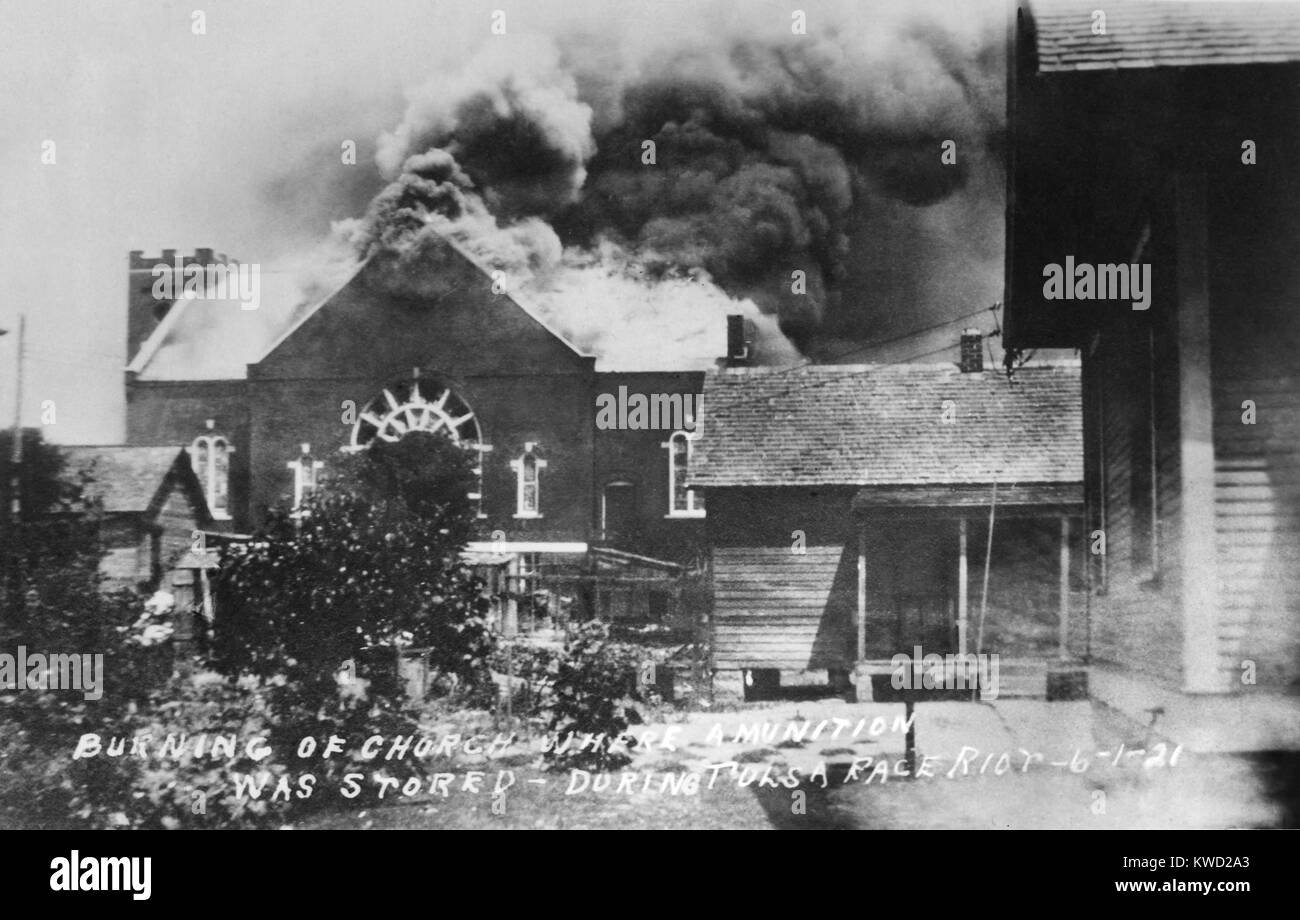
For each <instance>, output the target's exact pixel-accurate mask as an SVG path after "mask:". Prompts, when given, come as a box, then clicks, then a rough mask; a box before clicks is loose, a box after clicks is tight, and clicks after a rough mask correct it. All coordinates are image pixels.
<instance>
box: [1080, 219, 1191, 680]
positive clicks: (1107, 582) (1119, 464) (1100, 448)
mask: <svg viewBox="0 0 1300 920" xmlns="http://www.w3.org/2000/svg"><path fill="white" fill-rule="evenodd" d="M1150 245H1151V247H1152V252H1151V253H1149V254H1148V256H1147V258H1149V259H1151V261H1152V262H1153V263H1154V264H1153V281H1154V283H1153V287H1154V289H1155V291H1156V292H1157V297H1156V299H1155V302H1154V303H1153V304H1152V308H1151V310H1149V311H1147V312H1146V313H1143V312H1140V311H1133V310H1128V311H1124V310H1120V311H1118V312H1112V314H1111V315H1110V316H1109V317H1108V319H1107V320H1106V321H1105V322H1102V323H1100V324H1099V325H1098V327H1097V330H1096V332H1097V335H1098V337H1097V338H1096V339H1095V341H1094V343H1093V346H1095V348H1094V349H1093V350H1091V351H1090V352H1089V353H1088V355H1087V357H1086V359H1085V361H1084V379H1085V383H1084V413H1085V418H1088V419H1089V421H1090V426H1089V429H1088V432H1087V435H1086V437H1087V442H1086V444H1085V468H1086V471H1085V478H1086V479H1089V480H1090V482H1091V483H1092V485H1091V487H1090V489H1089V495H1088V503H1089V519H1090V521H1091V526H1092V529H1100V530H1103V531H1104V532H1105V536H1106V558H1105V561H1104V565H1103V564H1099V565H1097V566H1095V568H1094V574H1095V576H1097V577H1095V579H1094V583H1093V596H1092V597H1091V598H1090V609H1089V614H1088V615H1089V623H1088V629H1087V630H1086V633H1085V636H1083V637H1080V636H1079V634H1078V632H1077V631H1072V640H1071V641H1072V644H1071V649H1070V650H1071V652H1072V653H1074V654H1077V655H1089V656H1090V657H1091V658H1093V659H1096V660H1099V661H1103V662H1109V663H1114V664H1118V665H1121V666H1123V667H1126V668H1130V669H1132V670H1135V671H1138V672H1140V673H1142V674H1144V675H1145V676H1147V677H1149V678H1151V679H1154V680H1157V681H1159V682H1162V683H1165V684H1167V685H1170V686H1177V685H1178V684H1179V683H1180V681H1181V676H1182V663H1181V654H1182V619H1181V606H1180V604H1179V601H1178V598H1179V593H1178V592H1179V590H1180V583H1181V577H1180V571H1179V566H1178V554H1177V551H1176V549H1177V547H1176V541H1177V540H1178V538H1179V529H1178V528H1179V503H1180V496H1181V492H1180V484H1179V467H1178V458H1179V440H1178V393H1177V381H1178V374H1177V347H1176V336H1175V334H1174V332H1173V328H1172V322H1171V317H1170V311H1171V305H1170V301H1169V300H1168V299H1167V297H1166V298H1164V299H1162V298H1161V297H1160V296H1159V294H1160V292H1161V291H1168V290H1169V289H1170V287H1169V286H1168V285H1167V284H1166V285H1162V284H1161V283H1160V282H1161V279H1162V278H1167V277H1168V274H1167V272H1168V267H1169V266H1170V264H1171V263H1172V258H1171V257H1170V249H1171V245H1172V243H1171V241H1170V240H1168V230H1167V228H1166V227H1165V226H1162V225H1160V224H1157V225H1156V227H1155V228H1154V230H1153V237H1152V240H1151V244H1150ZM1147 400H1150V402H1151V405H1152V411H1151V418H1152V420H1153V424H1154V429H1155V444H1154V452H1153V453H1150V454H1149V455H1150V456H1153V457H1154V489H1155V496H1156V504H1155V509H1156V510H1155V520H1154V527H1155V533H1156V549H1155V554H1154V555H1155V559H1154V565H1153V566H1151V567H1148V566H1146V565H1145V564H1141V563H1135V559H1134V557H1135V547H1134V541H1135V539H1136V538H1137V537H1138V534H1137V532H1136V526H1137V519H1136V516H1135V508H1134V494H1133V492H1134V490H1133V459H1134V457H1135V456H1139V457H1140V456H1143V455H1144V454H1148V452H1147V451H1146V449H1145V448H1144V449H1142V450H1138V449H1136V448H1137V447H1138V445H1135V444H1134V437H1135V428H1138V427H1140V415H1139V414H1140V413H1143V412H1145V411H1146V410H1145V409H1144V407H1143V405H1142V401H1147ZM1098 435H1099V436H1100V443H1097V440H1096V438H1097V437H1098ZM1090 532H1091V531H1090ZM1103 571H1104V577H1103V576H1102V573H1103ZM1153 576H1154V577H1153ZM1080 638H1082V639H1083V643H1084V644H1083V645H1082V646H1080V645H1079V644H1078V643H1079V641H1080Z"/></svg>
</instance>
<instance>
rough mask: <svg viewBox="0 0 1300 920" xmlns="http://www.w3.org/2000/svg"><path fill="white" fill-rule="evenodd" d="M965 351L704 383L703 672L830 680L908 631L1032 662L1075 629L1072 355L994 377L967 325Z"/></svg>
mask: <svg viewBox="0 0 1300 920" xmlns="http://www.w3.org/2000/svg"><path fill="white" fill-rule="evenodd" d="M963 345H964V347H963V349H962V363H961V364H960V365H954V364H899V365H820V366H819V365H811V366H802V367H797V368H793V369H773V368H755V367H732V368H726V369H720V370H718V371H717V372H714V373H710V374H709V375H708V377H706V379H705V384H704V412H703V418H704V420H703V426H702V430H701V434H700V437H699V442H698V444H697V445H696V450H695V453H694V460H693V462H692V467H691V484H692V485H693V486H696V487H702V488H703V489H705V490H706V493H707V495H708V501H709V517H708V530H707V534H708V541H709V546H710V550H711V553H712V559H711V562H712V577H713V609H712V634H713V651H712V654H713V667H714V668H715V669H719V670H729V669H742V670H749V671H754V672H757V673H756V674H753V675H751V681H754V680H757V681H758V682H760V683H768V684H770V683H771V682H773V681H774V680H775V679H776V673H777V672H779V671H805V670H814V671H820V670H826V671H828V672H831V677H832V680H833V681H835V680H836V679H837V678H838V679H843V678H844V677H845V676H846V674H845V672H848V671H851V670H857V671H859V672H869V671H871V670H872V667H871V666H870V663H871V662H881V661H884V662H888V660H889V659H891V658H892V657H893V656H894V655H896V654H911V653H912V652H913V650H914V648H915V647H916V646H918V645H919V646H922V647H923V649H924V651H925V653H927V654H928V653H931V652H933V653H936V654H950V653H954V652H971V653H976V652H996V653H998V654H999V655H1000V656H1005V657H1008V658H1014V659H1019V660H1022V661H1027V662H1039V663H1042V662H1045V661H1047V660H1049V659H1056V658H1058V657H1060V656H1062V655H1063V654H1064V645H1065V633H1066V632H1067V631H1068V630H1071V629H1083V628H1085V627H1086V624H1085V623H1084V622H1083V621H1082V618H1077V621H1076V618H1072V616H1071V610H1072V608H1075V607H1077V606H1079V604H1080V602H1081V600H1082V598H1083V597H1084V593H1083V590H1082V589H1083V584H1082V582H1081V580H1080V578H1079V574H1078V573H1079V567H1080V564H1081V561H1080V560H1079V559H1078V558H1076V557H1078V556H1079V554H1080V552H1081V549H1080V531H1079V527H1078V525H1077V524H1072V523H1071V521H1072V520H1073V519H1075V518H1077V517H1078V515H1079V514H1080V512H1081V510H1082V478H1083V470H1082V431H1081V428H1082V418H1081V415H1080V411H1079V368H1078V366H1077V363H1075V364H1074V365H1070V364H1068V363H1066V364H1064V365H1060V366H1046V365H1039V366H1034V367H1027V368H1024V369H1022V370H1021V371H1020V372H1019V373H1018V374H1017V375H1016V376H1015V377H1014V378H1012V379H1008V377H1007V375H1006V374H1004V373H1001V372H1000V371H997V370H993V369H989V368H985V367H984V366H983V362H982V360H981V355H982V352H983V347H982V345H981V342H980V337H979V335H978V333H974V332H971V333H968V334H967V335H966V336H964V342H963ZM990 523H991V525H992V539H991V541H990V534H989V530H990ZM990 546H991V547H992V550H991V552H990V551H989V547H990ZM986 560H987V563H988V565H987V575H986V565H985V562H986ZM1072 573H1074V574H1073V575H1072ZM1044 670H1045V669H1044V668H1040V669H1039V675H1040V677H1041V676H1042V674H1043V671H1044ZM863 683H864V682H863V681H862V680H861V679H859V680H858V684H859V689H858V692H859V696H862V695H864V691H865V687H864V686H863ZM1042 692H1043V688H1041V687H1040V688H1038V689H1037V695H1041V694H1042Z"/></svg>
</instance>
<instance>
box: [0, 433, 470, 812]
mask: <svg viewBox="0 0 1300 920" xmlns="http://www.w3.org/2000/svg"><path fill="white" fill-rule="evenodd" d="M408 441H409V442H411V443H407V442H408ZM421 442H424V443H423V444H421ZM4 454H5V455H7V451H5V452H4ZM27 456H28V457H29V463H28V464H25V465H24V470H25V472H26V473H28V474H29V475H33V476H34V474H35V473H41V472H42V471H43V475H44V477H45V478H44V479H40V476H34V479H33V481H32V482H30V483H25V485H24V488H25V490H26V491H25V494H26V495H28V496H31V495H35V494H40V495H42V496H43V497H42V501H45V500H46V499H47V498H48V499H49V500H50V501H54V500H55V498H57V499H58V500H59V501H60V502H63V503H64V507H66V508H77V507H81V510H79V511H77V512H76V513H68V514H66V515H62V516H60V517H59V518H57V519H54V520H39V521H38V520H35V519H33V520H31V521H24V522H23V523H22V524H21V525H20V526H18V527H15V528H12V529H8V530H6V531H4V532H3V533H0V568H2V569H3V573H0V574H3V575H4V576H6V577H5V580H4V583H3V588H4V593H3V595H2V596H3V601H4V606H3V608H0V647H5V648H8V647H11V646H15V645H21V644H26V645H27V646H29V647H31V648H33V649H54V650H61V651H66V652H69V653H71V652H79V653H83V654H84V653H91V654H103V655H104V656H105V659H106V667H105V671H104V679H105V687H104V694H103V697H102V698H101V699H99V700H95V701H87V700H84V699H83V698H82V696H81V694H79V693H76V694H72V693H69V692H66V691H63V692H45V691H37V690H26V691H24V692H22V693H17V694H0V815H2V816H3V822H0V823H5V824H10V823H13V824H19V825H26V826H45V827H91V828H100V827H133V828H134V827H139V828H170V827H203V828H215V827H264V826H277V825H280V824H282V823H284V821H285V820H288V819H292V818H293V817H295V816H296V815H298V814H301V813H302V812H303V811H304V810H305V809H310V808H314V807H319V806H320V805H322V804H326V803H337V801H338V799H337V794H336V792H335V791H334V788H332V787H335V788H336V784H337V782H338V780H339V779H340V778H341V776H342V775H343V774H344V773H346V772H360V773H365V774H369V773H370V772H371V770H372V769H373V764H372V763H370V762H362V761H360V760H359V759H358V758H359V751H360V747H361V744H362V742H363V741H364V740H365V738H367V737H369V736H371V735H374V734H383V735H390V736H391V735H395V734H411V733H414V732H415V731H416V730H417V726H416V724H415V723H414V721H413V720H412V719H411V718H409V717H408V715H407V713H406V712H405V711H404V710H403V708H402V707H403V702H404V700H403V698H402V693H401V688H400V687H399V686H398V682H397V680H396V674H395V672H394V669H392V668H385V667H383V666H382V665H376V664H373V663H371V662H370V661H369V660H368V659H367V658H366V656H365V654H364V653H365V652H366V651H367V650H369V649H373V648H375V647H382V646H388V648H390V649H391V647H392V646H393V645H398V644H402V643H407V644H411V643H419V644H422V645H425V646H431V647H433V648H434V649H435V665H436V667H437V668H438V669H439V670H440V671H441V672H442V673H443V674H446V675H452V676H454V677H455V679H456V680H457V681H458V682H459V683H461V684H462V685H463V686H466V687H474V686H480V685H481V684H482V683H484V682H485V681H484V678H485V675H486V669H485V660H486V656H487V654H488V653H489V652H490V650H491V642H490V636H489V634H488V632H487V630H486V624H485V623H484V621H483V619H482V617H481V615H480V611H479V608H478V606H476V603H475V601H476V600H477V598H476V594H477V591H476V586H475V585H474V584H473V581H472V579H471V577H470V574H469V572H468V570H467V569H466V567H465V566H463V565H462V564H461V563H460V560H459V549H460V547H461V546H463V544H464V541H465V539H466V537H467V535H468V533H469V527H470V526H471V523H472V520H473V509H472V507H471V506H470V502H469V499H468V497H467V496H466V494H465V493H466V492H467V491H468V490H469V488H470V486H471V484H472V482H473V475H472V472H470V470H469V467H468V463H469V458H467V457H465V456H464V454H463V452H461V451H459V449H458V448H456V447H455V446H454V445H452V444H451V443H450V442H449V441H446V439H434V440H433V441H431V442H429V441H427V440H426V439H425V438H423V437H420V436H417V435H412V436H410V437H408V438H406V439H403V441H402V442H399V443H398V444H396V445H385V446H381V447H379V448H378V449H377V450H373V451H370V452H367V453H366V454H365V455H363V456H359V457H353V458H351V459H350V460H348V461H347V462H346V463H344V464H342V468H341V469H340V471H339V476H338V477H337V481H336V482H335V487H334V488H331V489H329V490H327V491H325V492H324V493H323V494H321V495H319V496H317V497H315V498H313V499H312V500H311V501H309V502H308V503H307V506H306V508H305V509H304V510H303V513H302V514H300V515H293V514H290V513H288V512H287V511H285V510H281V511H277V512H274V513H272V515H271V518H270V521H269V524H268V527H267V528H266V530H265V531H264V532H262V533H261V534H259V536H258V539H257V540H256V541H255V542H254V543H253V544H251V545H248V546H245V547H239V548H236V549H233V550H231V551H230V552H229V553H228V555H227V557H226V559H225V560H224V561H225V564H226V572H225V575H226V577H225V578H224V579H222V580H221V582H220V592H221V600H222V602H223V603H224V604H225V605H226V607H225V609H223V610H222V617H221V618H219V621H218V624H219V626H220V627H221V629H220V631H219V633H218V636H217V639H218V642H217V645H216V651H217V653H218V654H217V657H216V659H214V661H213V662H212V664H213V665H214V666H216V667H217V668H218V669H219V671H220V673H202V674H200V675H198V676H196V677H176V676H173V666H174V649H173V647H172V644H171V642H170V631H169V629H168V628H167V626H166V623H165V619H166V616H165V613H166V611H165V606H166V605H165V603H164V602H163V601H162V600H161V599H157V598H156V599H155V601H158V602H157V603H154V604H151V605H149V606H148V607H145V609H144V613H143V614H142V612H141V611H142V606H144V605H143V603H142V599H141V598H140V597H139V596H136V595H133V594H131V593H130V592H126V593H121V594H118V595H114V596H106V595H104V594H103V593H101V591H100V584H99V581H100V579H99V575H98V562H99V544H98V532H97V527H98V521H97V519H96V517H95V514H94V510H93V508H87V507H84V506H78V505H77V503H76V496H69V495H65V494H64V492H62V491H60V489H59V488H56V487H55V486H56V485H57V483H54V479H55V478H56V473H57V468H58V457H57V453H56V452H53V451H52V449H45V448H44V447H43V446H42V445H39V443H34V444H33V446H32V447H31V448H29V452H28V454H27ZM36 480H40V481H36ZM46 493H48V495H47V494H46ZM25 507H28V508H31V507H34V506H33V505H32V503H31V502H30V501H28V502H26V504H25ZM42 507H43V506H42ZM10 573H20V574H18V575H17V576H12V575H11V574H10ZM349 660H351V661H353V662H354V663H355V665H356V675H355V676H357V677H360V678H363V679H364V680H365V681H366V684H367V685H365V691H364V692H360V693H358V692H341V689H340V685H339V682H338V680H337V673H338V671H339V669H340V666H341V665H343V664H344V663H345V662H346V661H349ZM389 660H391V659H389ZM358 686H361V685H360V684H359V685H358ZM87 733H94V734H98V735H100V736H101V743H102V744H104V745H105V746H107V745H108V743H109V739H110V738H116V739H119V740H122V739H124V743H125V745H126V753H125V754H123V755H122V756H108V753H107V750H105V751H104V752H102V753H100V754H99V755H98V756H94V757H81V758H74V752H75V751H76V750H77V746H78V742H79V741H80V739H81V738H82V736H83V735H84V734H87ZM169 734H170V735H173V736H176V738H178V739H179V738H180V737H181V736H188V738H189V739H191V740H192V739H194V738H196V737H197V736H199V735H207V736H209V737H211V736H214V735H227V736H234V737H235V738H236V739H237V744H236V753H235V754H234V756H230V757H225V756H223V757H221V758H212V757H208V756H196V755H195V754H194V752H193V750H192V744H191V745H190V746H189V753H188V754H186V753H184V752H182V754H181V755H180V756H174V752H169V756H167V757H163V756H161V750H160V746H161V742H162V740H163V739H164V738H166V737H167V736H168V735H169ZM145 735H147V736H149V739H148V740H149V744H150V745H151V747H150V748H148V749H143V748H142V750H144V751H145V756H134V755H132V754H131V739H135V738H143V736H145ZM307 735H311V736H313V737H315V738H316V739H317V740H318V742H320V743H322V744H323V741H324V739H325V738H327V737H328V736H330V735H339V736H341V737H343V738H344V740H345V747H344V751H345V752H344V754H342V755H338V754H335V755H333V756H332V757H330V758H329V759H324V758H321V757H315V758H312V759H310V760H307V759H299V758H298V757H297V755H296V750H297V745H298V742H299V741H300V740H301V739H302V738H303V737H305V736H307ZM257 736H263V737H265V738H266V739H267V741H268V746H269V748H270V750H271V752H272V754H271V756H270V757H267V758H265V759H253V758H252V757H250V756H249V754H248V752H247V750H246V748H245V747H244V743H245V742H246V741H247V740H248V739H249V738H252V737H257ZM290 765H292V767H291V766H290ZM403 766H404V768H406V769H410V770H411V771H412V772H418V771H419V766H418V764H417V763H416V762H414V761H404V762H403ZM304 772H310V773H312V774H314V775H315V776H316V787H315V791H314V792H313V795H312V796H311V797H310V798H301V797H299V796H297V795H291V797H290V799H289V800H288V801H271V800H270V796H271V793H272V791H273V790H274V788H275V785H276V782H277V780H278V779H279V778H280V777H286V778H288V780H289V782H290V783H291V784H292V783H296V780H297V777H298V775H299V774H301V773H304ZM241 775H242V776H252V777H254V778H256V779H257V780H258V781H260V780H261V779H263V778H265V779H266V780H267V781H268V782H269V785H268V787H267V788H266V789H265V791H263V792H262V794H261V796H260V797H258V798H256V799H253V798H251V797H248V796H245V797H242V798H241V797H240V796H237V795H236V794H235V793H236V784H235V780H236V777H237V776H241ZM293 788H294V789H295V790H297V788H298V787H297V786H296V785H294V786H293ZM363 788H365V789H367V790H369V794H371V795H373V794H374V791H373V789H372V788H371V787H370V786H369V784H367V786H366V787H363ZM360 801H362V800H361V799H353V800H350V802H351V803H352V804H357V803H359V802H360Z"/></svg>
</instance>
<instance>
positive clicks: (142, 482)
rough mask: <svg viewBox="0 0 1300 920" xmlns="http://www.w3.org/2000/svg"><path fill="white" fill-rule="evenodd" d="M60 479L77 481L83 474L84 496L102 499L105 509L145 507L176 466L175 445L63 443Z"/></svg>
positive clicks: (118, 510) (128, 510)
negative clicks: (143, 445)
mask: <svg viewBox="0 0 1300 920" xmlns="http://www.w3.org/2000/svg"><path fill="white" fill-rule="evenodd" d="M61 453H62V454H63V456H64V458H65V461H66V465H65V466H64V469H63V474H62V477H61V478H63V479H64V480H66V481H69V482H73V483H80V482H81V476H82V474H84V475H85V476H86V477H88V478H89V480H90V482H89V484H88V485H87V486H86V489H85V494H86V497H87V498H92V499H99V500H101V501H102V502H103V510H104V511H106V512H109V513H135V512H142V511H147V510H148V509H149V508H150V506H151V505H152V504H153V502H154V499H155V498H156V497H157V496H158V493H159V490H160V489H162V487H163V483H164V481H165V480H166V479H167V475H168V474H169V473H170V472H171V470H172V468H173V467H175V466H176V464H177V459H178V458H179V457H180V456H181V454H182V451H181V449H180V448H179V447H65V448H61Z"/></svg>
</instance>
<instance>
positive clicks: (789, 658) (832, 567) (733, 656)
mask: <svg viewBox="0 0 1300 920" xmlns="http://www.w3.org/2000/svg"><path fill="white" fill-rule="evenodd" d="M856 564H857V554H856V552H853V551H852V548H850V552H849V553H847V554H846V552H845V547H843V546H809V547H806V549H805V552H804V553H803V554H802V555H800V554H796V553H793V552H792V551H791V549H790V547H789V546H786V547H726V548H719V549H717V550H715V552H714V556H713V586H714V587H713V592H714V594H713V598H714V599H713V617H714V646H713V660H714V666H715V667H718V668H755V667H766V668H773V667H775V668H788V669H804V668H807V669H819V668H828V667H847V666H848V664H849V661H850V660H851V653H850V651H849V649H850V641H851V635H850V631H849V628H850V627H851V626H852V619H851V613H852V608H851V607H846V604H852V603H853V595H852V594H850V593H848V592H847V591H845V585H844V582H845V580H846V579H845V577H844V576H843V573H842V572H841V570H842V569H848V570H849V571H850V572H851V573H852V576H853V580H852V581H851V586H852V587H853V590H854V591H856V568H855V567H856ZM837 607H838V608H839V610H838V611H837V610H836V608H837ZM846 612H847V613H849V614H850V616H849V617H847V618H846V617H845V616H844V615H843V614H844V613H846ZM837 613H838V615H837Z"/></svg>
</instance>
